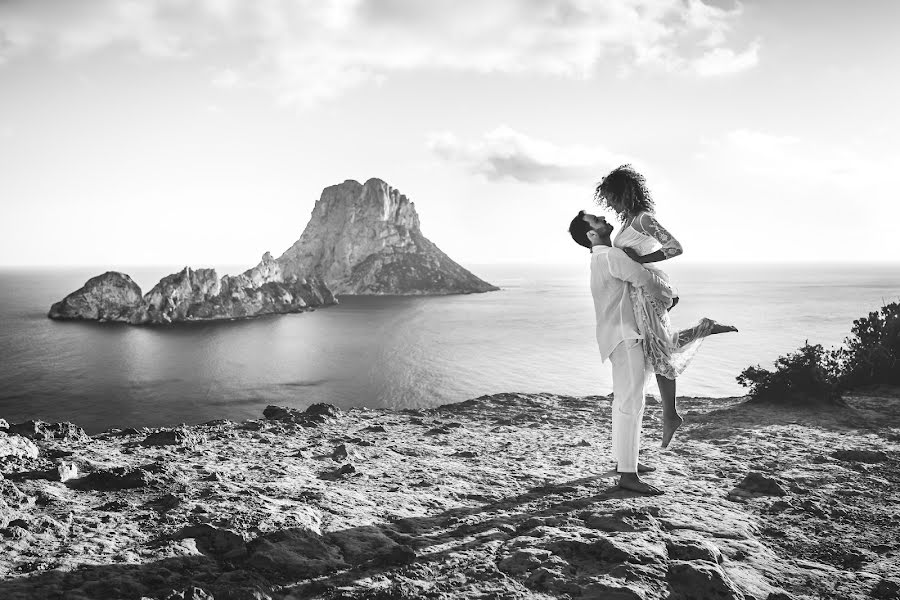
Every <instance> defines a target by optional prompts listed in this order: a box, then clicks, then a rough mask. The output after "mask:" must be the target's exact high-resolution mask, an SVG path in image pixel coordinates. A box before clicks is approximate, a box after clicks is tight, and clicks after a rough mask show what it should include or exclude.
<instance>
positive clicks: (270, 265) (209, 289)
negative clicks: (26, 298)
mask: <svg viewBox="0 0 900 600" xmlns="http://www.w3.org/2000/svg"><path fill="white" fill-rule="evenodd" d="M336 302H337V301H336V300H335V299H334V295H333V294H332V293H331V290H329V289H328V286H326V285H325V284H324V283H322V281H321V280H319V279H316V278H314V277H310V278H304V277H298V276H296V275H288V276H285V275H284V273H283V271H282V269H281V266H280V265H279V264H278V263H277V262H276V261H275V259H273V258H272V255H271V254H269V253H268V252H266V253H265V255H263V258H262V262H260V263H259V264H258V265H257V266H255V267H253V268H252V269H248V270H247V271H244V272H243V273H241V274H240V275H234V276H231V275H225V276H224V277H222V278H221V279H220V278H219V276H218V275H217V274H216V271H215V269H191V268H190V267H185V268H184V269H183V270H181V271H179V272H178V273H173V274H172V275H168V276H166V277H163V278H162V279H161V280H160V281H159V283H157V284H156V285H155V286H154V287H153V289H151V290H150V291H149V292H147V294H146V295H145V296H141V288H140V287H138V285H137V284H136V283H135V282H134V281H132V279H131V277H129V276H128V275H125V274H124V273H118V272H115V271H110V272H107V273H104V274H103V275H98V276H97V277H93V278H91V279H89V280H88V281H87V283H85V284H84V286H83V287H82V288H81V289H79V290H77V291H75V292H72V293H71V294H69V295H68V296H66V297H65V298H64V299H62V300H61V301H59V302H57V303H56V304H54V305H53V306H52V307H51V308H50V312H49V314H48V315H47V316H49V317H50V318H51V319H78V320H90V321H120V322H124V323H131V324H133V325H146V324H161V323H172V322H178V321H213V320H219V319H240V318H248V317H256V316H260V315H268V314H282V313H293V312H301V311H304V310H307V309H309V308H312V307H316V306H327V305H329V304H335V303H336Z"/></svg>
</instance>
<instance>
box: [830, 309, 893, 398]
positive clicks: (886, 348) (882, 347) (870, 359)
mask: <svg viewBox="0 0 900 600" xmlns="http://www.w3.org/2000/svg"><path fill="white" fill-rule="evenodd" d="M850 333H851V336H850V337H848V338H847V339H846V340H844V345H845V347H844V348H841V349H840V350H837V351H836V356H837V359H838V361H839V362H840V367H841V385H842V387H844V388H845V389H849V388H856V387H861V386H867V385H877V384H888V385H900V304H898V303H897V302H892V303H890V304H887V305H885V306H882V307H881V310H879V311H876V312H870V313H869V316H868V317H863V318H861V319H857V320H855V321H853V329H851V331H850Z"/></svg>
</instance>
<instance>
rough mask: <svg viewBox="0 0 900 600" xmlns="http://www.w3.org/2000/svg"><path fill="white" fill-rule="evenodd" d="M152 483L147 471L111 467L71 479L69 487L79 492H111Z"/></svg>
mask: <svg viewBox="0 0 900 600" xmlns="http://www.w3.org/2000/svg"><path fill="white" fill-rule="evenodd" d="M152 481H153V477H152V476H151V475H150V473H148V472H147V469H144V468H133V467H113V468H112V469H103V470H100V471H94V472H93V473H90V474H88V475H87V476H85V477H81V478H79V479H73V480H71V481H70V482H69V485H70V486H71V487H73V488H75V489H80V490H96V491H112V490H127V489H133V488H140V487H144V486H146V485H149V484H150V483H151V482H152Z"/></svg>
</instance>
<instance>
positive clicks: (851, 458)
mask: <svg viewBox="0 0 900 600" xmlns="http://www.w3.org/2000/svg"><path fill="white" fill-rule="evenodd" d="M831 456H832V458H836V459H838V460H842V461H845V462H861V463H868V464H875V463H881V462H885V461H886V460H887V459H888V457H887V454H885V453H884V452H882V451H881V450H862V449H858V448H853V449H846V450H835V451H834V452H832V453H831Z"/></svg>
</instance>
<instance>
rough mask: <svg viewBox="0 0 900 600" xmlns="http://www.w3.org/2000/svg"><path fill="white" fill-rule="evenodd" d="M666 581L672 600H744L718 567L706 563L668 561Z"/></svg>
mask: <svg viewBox="0 0 900 600" xmlns="http://www.w3.org/2000/svg"><path fill="white" fill-rule="evenodd" d="M666 581H668V582H669V586H670V587H671V589H672V594H671V595H670V596H669V598H671V599H672V600H694V599H699V598H703V599H704V600H744V595H743V594H742V593H741V592H740V591H739V590H738V589H737V588H736V587H735V586H734V584H733V583H732V582H731V580H730V579H728V576H727V575H725V573H724V572H723V571H722V570H721V569H720V568H719V567H718V565H715V564H713V563H710V562H706V561H683V560H673V561H670V562H669V568H668V573H667V574H666Z"/></svg>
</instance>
